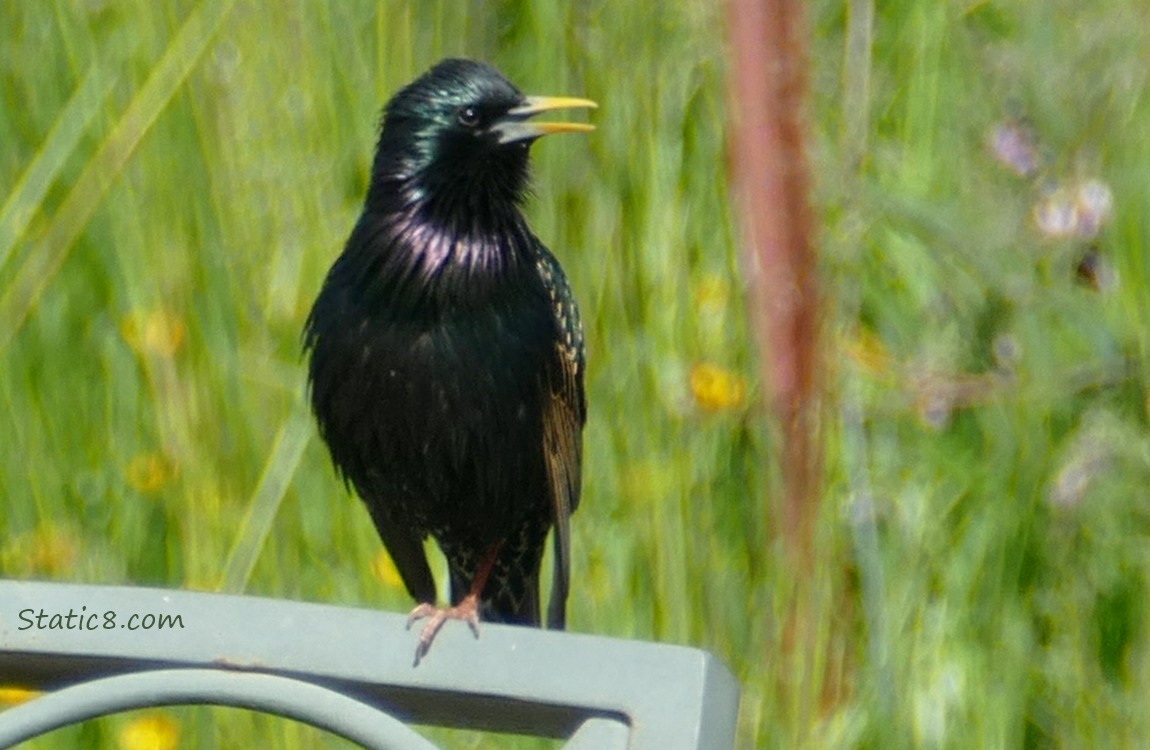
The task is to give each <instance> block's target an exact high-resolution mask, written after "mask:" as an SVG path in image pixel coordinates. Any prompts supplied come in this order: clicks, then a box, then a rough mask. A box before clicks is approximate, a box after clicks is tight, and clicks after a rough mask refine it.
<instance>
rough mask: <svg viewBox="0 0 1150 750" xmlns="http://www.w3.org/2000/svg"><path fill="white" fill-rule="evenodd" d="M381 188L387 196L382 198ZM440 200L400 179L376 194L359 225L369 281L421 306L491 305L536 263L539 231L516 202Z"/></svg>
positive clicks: (388, 296)
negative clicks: (533, 230) (504, 288)
mask: <svg viewBox="0 0 1150 750" xmlns="http://www.w3.org/2000/svg"><path fill="white" fill-rule="evenodd" d="M381 195H382V196H383V197H382V199H381ZM436 195H437V200H434V201H433V200H430V199H428V197H427V195H426V194H420V193H419V192H418V191H414V190H412V189H410V187H408V186H399V185H396V186H393V188H392V189H391V190H389V191H380V192H378V193H377V195H376V196H375V198H376V200H369V201H368V204H367V206H366V208H365V211H364V214H363V216H362V217H361V218H360V225H359V226H358V227H357V229H356V231H357V233H359V234H360V241H359V242H353V243H349V249H350V248H351V246H352V245H353V244H354V245H357V246H358V252H360V253H362V254H363V255H364V257H362V258H361V259H360V263H357V265H359V266H360V267H361V268H362V269H363V272H364V278H363V281H364V282H365V283H366V284H367V285H368V286H369V287H370V288H373V289H375V290H378V291H379V292H380V294H379V295H378V296H379V297H380V298H379V299H377V300H376V304H380V305H386V306H389V307H394V306H402V307H404V308H415V307H418V308H421V309H424V310H427V311H430V312H435V311H436V310H443V309H445V308H459V307H464V308H466V307H471V306H474V305H483V304H484V301H485V299H486V298H488V297H490V296H492V295H499V294H500V293H501V292H500V287H502V286H503V285H505V284H507V283H508V282H509V281H512V280H514V279H516V278H519V277H521V276H522V275H523V274H528V273H531V272H532V270H533V268H534V264H535V260H536V259H535V256H534V244H533V243H534V239H533V236H532V234H531V232H530V230H529V229H528V227H527V222H526V219H525V218H524V217H523V214H522V212H521V211H520V210H519V207H518V205H516V204H514V203H506V202H505V203H503V204H502V205H485V204H484V202H483V199H481V198H477V197H476V196H475V195H474V194H470V195H468V196H467V197H464V196H462V195H461V196H459V202H452V200H451V199H452V197H453V196H452V195H450V194H444V193H443V192H442V191H440V192H438V193H437V194H436Z"/></svg>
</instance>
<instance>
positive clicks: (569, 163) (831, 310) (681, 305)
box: [0, 0, 1150, 748]
mask: <svg viewBox="0 0 1150 750" xmlns="http://www.w3.org/2000/svg"><path fill="white" fill-rule="evenodd" d="M496 5H497V7H492V6H490V5H489V4H478V3H472V4H468V6H467V7H468V9H469V12H466V13H465V12H463V10H462V9H461V8H460V7H459V6H458V5H457V4H449V3H445V2H427V3H405V2H388V3H382V4H374V3H370V2H346V3H339V4H334V3H332V4H323V3H307V2H297V3H295V4H292V5H289V6H275V7H274V8H273V7H272V6H270V5H261V4H247V3H232V2H201V3H193V2H177V3H172V4H156V3H145V2H127V1H122V2H115V3H100V2H90V3H79V2H76V3H73V2H64V1H63V0H60V1H59V2H56V3H39V4H15V5H12V6H11V7H9V8H7V9H6V11H5V15H6V21H5V24H3V28H2V29H0V44H2V46H3V48H4V49H5V51H6V53H7V54H5V55H4V56H2V58H0V76H2V80H3V86H0V97H2V99H0V101H2V104H0V185H4V186H7V187H6V188H5V190H4V192H3V194H2V195H0V497H3V498H4V512H3V513H0V574H2V575H4V576H8V577H17V578H20V577H30V578H32V577H34V578H46V579H58V580H69V581H81V582H98V583H118V582H128V583H137V584H158V585H165V586H183V587H190V588H200V589H209V590H229V591H245V592H248V593H253V594H260V595H270V596H279V597H287V598H297V599H305V600H313V601H324V602H338V603H343V604H348V605H364V606H372V607H381V608H387V609H390V610H397V611H399V610H403V609H405V608H407V607H408V606H409V605H410V602H409V601H408V599H407V597H406V594H405V593H404V592H403V591H402V589H401V588H400V587H398V586H397V585H396V584H395V582H394V579H393V577H392V576H389V575H388V571H387V566H386V565H385V564H380V563H379V562H378V560H377V554H378V551H379V543H378V540H377V539H376V537H375V534H374V532H373V531H372V530H371V528H370V524H369V523H368V519H367V516H366V514H365V512H364V511H363V509H362V508H361V507H360V505H359V503H358V502H357V501H355V500H354V499H353V498H350V497H347V496H345V494H344V491H343V489H342V488H341V487H340V485H339V483H338V482H337V481H336V479H335V476H334V474H333V472H332V470H331V468H330V466H329V462H328V459H327V456H326V454H325V451H324V449H323V446H322V445H321V444H320V443H319V441H318V440H316V439H315V437H314V435H315V434H314V431H313V429H312V428H311V425H310V422H309V421H308V419H307V415H306V411H305V410H304V408H303V394H304V375H303V370H302V367H301V359H300V354H299V331H300V328H301V326H302V322H303V318H304V316H305V315H306V312H307V309H308V306H309V304H310V302H311V300H312V299H313V298H314V295H315V293H316V292H317V290H318V286H319V283H320V282H321V280H322V278H323V274H324V273H325V271H326V269H327V267H328V265H329V264H330V263H331V261H332V260H333V259H334V257H335V255H336V254H337V253H338V250H339V247H340V245H341V243H342V241H343V239H344V238H345V236H346V233H347V231H348V229H349V228H350V226H351V224H352V222H353V221H354V219H355V215H356V212H357V210H358V208H359V205H360V201H361V199H362V194H363V190H364V186H365V184H366V180H367V169H368V165H369V159H370V151H371V147H372V145H373V138H374V129H375V124H376V121H377V117H378V110H379V107H380V104H381V103H382V102H383V101H384V100H386V98H387V97H388V96H389V95H390V93H391V92H393V91H394V90H395V89H396V88H397V87H399V86H400V85H402V84H403V83H405V82H406V81H408V80H410V79H411V78H412V77H413V76H414V75H416V74H417V73H419V72H420V71H421V70H423V69H425V68H426V67H428V66H429V65H430V64H431V63H433V62H434V61H435V60H437V59H438V58H440V57H442V56H446V55H468V56H474V57H481V58H485V59H488V60H490V61H492V62H494V63H496V64H498V65H499V66H500V67H501V68H502V69H503V70H504V71H505V72H506V73H508V75H509V76H510V77H511V78H512V79H513V80H515V81H516V82H517V83H519V85H520V86H521V87H522V88H523V89H524V90H526V91H530V92H535V93H557V94H577V95H585V96H589V97H591V98H593V99H596V100H597V101H599V102H600V105H601V109H600V110H598V111H597V112H596V113H595V114H594V120H595V123H596V125H597V126H598V128H599V129H598V130H597V131H596V132H595V133H594V134H592V135H591V136H590V137H588V138H574V137H572V138H564V139H556V140H555V141H547V142H544V143H542V144H540V146H539V147H538V148H536V149H535V163H536V185H537V188H536V193H537V195H536V197H535V199H534V200H533V201H532V202H531V204H530V206H529V211H530V214H531V219H532V222H533V225H534V227H535V229H536V231H537V233H538V234H539V235H540V236H541V237H543V238H544V239H545V240H546V241H547V242H548V243H549V244H550V245H551V247H553V248H554V249H555V250H556V252H557V254H558V255H559V257H560V258H561V260H562V261H563V263H564V266H565V267H566V268H567V270H568V273H569V275H570V277H571V279H572V284H573V286H574V288H575V290H576V293H577V295H578V296H579V299H580V301H581V304H582V308H583V313H584V320H585V326H586V328H587V335H588V342H589V344H588V345H589V352H590V369H589V374H588V389H589V400H590V404H591V416H590V422H589V424H588V428H587V442H586V466H585V477H586V480H585V485H586V495H585V497H584V501H583V506H582V507H581V509H580V511H579V513H578V514H577V516H576V517H575V523H574V533H575V580H576V582H577V583H576V592H575V597H574V606H573V607H572V610H573V611H572V613H571V627H572V629H573V630H576V631H581V632H593V633H600V634H604V635H612V636H619V637H633V638H644V639H655V640H660V641H667V642H673V643H685V644H691V645H696V646H700V647H703V648H707V649H709V650H711V651H713V652H715V653H716V654H718V655H719V656H720V657H721V658H722V659H723V660H724V661H725V662H726V663H727V664H729V665H730V666H731V668H732V669H733V670H734V672H735V673H736V674H737V676H738V677H739V679H740V681H741V683H742V685H743V690H744V694H743V704H742V707H741V716H740V729H739V737H740V746H741V747H842V748H856V747H860V748H861V747H884V748H885V747H930V748H934V747H937V748H948V747H954V748H965V747H1027V748H1047V747H1051V748H1053V747H1079V746H1089V747H1095V746H1097V747H1133V746H1137V745H1138V744H1139V742H1140V739H1141V738H1142V737H1144V736H1146V734H1147V733H1148V730H1150V725H1148V723H1147V719H1146V718H1145V717H1146V716H1147V713H1146V711H1145V707H1146V703H1147V700H1148V699H1150V684H1148V680H1147V678H1146V677H1145V675H1147V674H1150V670H1148V669H1147V668H1146V667H1147V662H1148V660H1150V636H1148V633H1147V619H1148V618H1147V617H1146V615H1147V612H1146V604H1145V601H1146V592H1147V590H1148V589H1150V555H1148V554H1147V552H1146V551H1145V550H1146V549H1147V545H1146V538H1147V534H1148V533H1150V512H1148V511H1147V506H1146V497H1147V494H1146V489H1145V488H1146V487H1147V480H1148V479H1150V424H1148V422H1150V419H1148V414H1147V408H1148V404H1147V383H1148V382H1150V372H1148V368H1147V356H1146V353H1147V345H1148V343H1150V320H1148V316H1150V297H1148V294H1150V293H1148V292H1147V290H1148V289H1150V285H1148V284H1147V274H1148V273H1150V269H1148V268H1147V262H1146V258H1147V252H1146V245H1147V243H1146V237H1147V233H1148V231H1150V208H1148V204H1147V202H1146V200H1145V196H1146V195H1147V194H1148V188H1150V185H1148V184H1147V177H1146V174H1147V172H1146V169H1145V164H1147V163H1148V161H1150V136H1148V135H1147V131H1146V128H1145V126H1144V123H1145V122H1146V121H1147V118H1148V116H1150V107H1148V104H1150V102H1148V98H1147V86H1146V83H1147V81H1146V78H1147V72H1146V67H1145V64H1144V62H1145V60H1144V51H1145V49H1147V48H1150V39H1148V38H1147V36H1148V34H1150V32H1147V31H1146V30H1147V29H1150V23H1148V22H1150V18H1148V17H1147V16H1148V13H1147V11H1146V9H1145V8H1144V7H1143V4H1142V3H1139V2H1138V1H1137V0H1117V1H1116V2H1114V3H1110V4H1107V5H1105V6H1102V5H1095V6H1083V5H1081V4H1075V3H1071V2H1069V0H1053V1H1052V2H1048V3H1025V2H1001V3H990V2H971V3H942V4H940V3H936V2H928V0H897V2H893V3H885V4H881V5H878V6H872V5H869V4H868V3H866V2H865V1H864V0H859V2H857V3H854V4H852V5H847V6H844V5H841V4H832V3H828V2H822V1H821V0H817V1H816V2H814V3H812V4H810V5H809V6H808V11H809V15H808V20H809V24H810V27H811V30H812V41H811V48H810V52H811V54H810V60H811V76H810V78H811V82H812V92H811V102H810V125H811V128H810V137H811V142H810V158H811V162H812V166H813V171H814V174H815V176H816V182H817V185H818V188H817V194H816V196H815V201H816V206H817V216H818V217H819V219H820V221H819V224H820V227H821V236H820V245H821V249H822V257H823V279H824V289H825V295H826V300H827V310H826V315H825V317H826V323H827V325H826V331H827V337H828V341H829V345H828V353H827V361H826V367H827V372H828V378H827V382H828V392H827V397H826V404H825V409H824V418H825V421H824V430H823V439H824V450H825V452H826V456H827V461H826V490H825V494H824V498H823V505H822V510H821V514H820V524H819V530H818V538H819V544H818V547H817V549H818V561H817V569H816V574H815V580H814V581H813V583H812V589H811V590H812V591H813V592H814V596H813V597H812V599H811V602H812V603H811V605H810V606H811V610H810V613H809V614H810V617H809V618H807V619H802V620H795V619H793V618H791V617H790V616H789V613H790V612H791V611H792V603H793V602H794V600H795V597H796V596H797V595H798V592H797V590H796V584H795V581H794V580H793V576H792V575H791V572H790V571H789V570H787V566H786V559H787V558H786V556H785V554H783V551H782V550H781V548H780V540H779V539H778V538H777V534H776V532H775V528H776V524H775V515H774V506H773V503H772V496H771V493H770V490H771V488H772V487H775V486H776V484H777V480H778V476H777V471H776V470H775V468H774V467H773V464H772V460H771V458H770V457H771V456H773V455H777V441H776V437H775V435H776V433H775V431H774V430H773V428H772V426H771V425H770V424H769V422H768V420H767V419H766V418H765V416H764V413H763V410H762V408H761V404H760V401H759V393H760V388H759V385H758V383H757V381H756V375H755V373H756V372H757V366H756V364H755V356H754V353H753V352H752V351H750V348H749V337H748V333H747V330H746V326H745V323H744V317H745V316H744V309H743V301H742V300H743V289H742V287H741V282H740V274H739V260H738V252H737V245H736V240H735V232H734V229H733V221H732V217H731V215H730V211H729V208H728V195H727V187H726V185H727V159H728V158H729V155H728V153H727V144H726V141H725V123H726V120H727V117H728V114H727V112H728V107H727V101H726V98H725V91H724V80H725V66H726V60H725V57H724V54H725V53H724V48H723V23H724V22H725V19H724V18H723V16H722V14H721V8H718V7H712V5H713V4H710V3H701V2H688V3H658V2H653V1H651V0H649V1H648V2H642V3H605V2H589V3H579V4H559V3H555V4H529V3H515V2H506V3H499V4H496ZM868 12H869V13H871V14H873V24H871V23H868V22H867V19H868ZM852 21H853V23H852ZM1017 117H1025V118H1026V119H1027V121H1028V122H1029V123H1030V125H1031V126H1032V128H1033V132H1034V133H1035V134H1036V138H1037V140H1038V145H1039V148H1040V150H1041V153H1042V157H1043V164H1044V167H1043V169H1042V170H1041V171H1040V173H1039V174H1038V175H1037V176H1036V177H1033V178H1021V177H1018V176H1016V175H1014V174H1012V173H1011V172H1010V171H1009V170H1008V169H1006V168H1005V167H1004V166H1003V165H1002V164H1000V163H999V162H997V161H996V160H995V158H994V157H993V155H992V154H991V152H990V150H989V149H988V148H987V145H986V143H987V136H988V133H990V132H991V130H992V129H993V128H994V127H995V126H996V125H998V124H1001V123H1003V122H1005V121H1007V120H1009V119H1011V118H1017ZM1087 179H1098V180H1102V181H1103V182H1104V183H1105V184H1106V185H1108V186H1109V188H1110V190H1111V191H1112V193H1113V196H1114V214H1113V218H1112V219H1111V220H1110V221H1109V222H1108V223H1106V224H1105V225H1104V226H1103V227H1102V230H1101V231H1100V233H1099V234H1098V236H1097V238H1096V239H1095V240H1093V241H1090V242H1087V241H1085V240H1080V239H1074V238H1066V237H1063V238H1049V237H1045V236H1043V235H1042V233H1041V232H1039V231H1038V229H1037V228H1036V225H1035V221H1034V217H1033V209H1034V206H1035V204H1036V203H1037V202H1039V201H1041V200H1042V199H1043V196H1045V195H1047V194H1048V193H1050V192H1051V191H1052V190H1053V188H1055V187H1057V186H1059V185H1064V186H1067V189H1071V188H1072V187H1073V186H1074V185H1077V184H1079V183H1081V182H1082V181H1084V180H1087ZM1054 195H1058V193H1054ZM1088 245H1093V246H1094V247H1095V248H1096V250H1097V253H1098V256H1099V257H1100V258H1101V259H1102V262H1103V264H1104V266H1105V267H1106V268H1109V269H1110V270H1111V271H1113V273H1114V275H1115V276H1116V278H1117V282H1116V283H1103V284H1101V290H1099V289H1095V288H1094V287H1093V286H1091V285H1090V284H1088V283H1084V282H1083V281H1081V280H1079V277H1078V274H1076V266H1078V265H1079V264H1080V261H1081V259H1082V257H1083V254H1084V253H1085V252H1086V249H1087V246H1088ZM373 563H375V564H374V565H373ZM373 570H375V571H377V572H376V573H374V574H373ZM11 615H12V613H3V612H0V617H8V616H11ZM800 623H806V625H805V627H813V628H815V629H816V631H817V632H816V637H815V638H814V639H813V642H815V643H818V644H820V650H819V652H818V653H817V654H815V655H814V656H813V657H812V659H811V660H810V661H809V662H808V666H809V673H808V674H794V673H792V672H790V671H788V670H787V668H786V666H787V665H788V664H789V663H790V662H789V661H788V659H787V656H786V655H787V649H788V646H789V644H792V643H794V642H795V637H794V633H793V632H791V631H792V629H793V628H794V627H803V626H804V625H801V624H800ZM140 727H143V728H144V729H140ZM149 727H150V728H151V729H150V731H152V732H153V735H148V734H147V733H146V732H145V731H144V730H147V729H148V728H149ZM173 727H174V731H176V732H178V734H179V736H180V737H181V738H182V741H183V742H184V743H185V744H186V745H187V746H191V747H199V746H205V747H231V746H249V745H252V744H260V745H265V744H266V745H270V746H283V747H311V746H314V745H316V744H320V745H324V746H341V745H339V744H338V743H336V742H334V741H329V740H327V739H323V738H321V737H320V736H319V735H318V733H315V732H313V731H311V730H309V729H307V728H304V727H300V726H298V725H294V724H290V723H287V722H279V721H275V720H271V719H264V718H262V717H253V716H250V715H248V714H245V713H243V712H238V711H229V710H215V709H187V710H179V711H165V712H163V713H162V714H160V715H159V717H157V716H156V715H154V714H150V713H145V714H139V715H130V716H124V717H117V718H115V719H109V720H106V721H100V722H93V723H90V724H87V725H84V726H82V727H79V728H74V729H68V730H63V731H62V732H61V733H60V734H59V735H58V736H57V737H56V738H55V739H54V741H53V742H47V743H44V742H42V743H39V744H36V745H35V746H39V747H48V746H52V745H54V744H56V743H58V742H60V741H64V742H71V744H79V745H83V746H111V747H117V746H119V747H132V746H133V744H132V743H133V739H132V738H133V737H134V736H139V735H140V733H141V732H144V735H145V737H148V736H161V737H162V736H168V735H164V732H166V731H168V732H169V733H170V731H169V730H172V728H173ZM133 732H135V734H134V735H133ZM434 736H435V737H437V738H439V739H444V738H446V739H445V740H444V741H450V742H452V743H453V746H459V747H474V746H479V745H480V744H481V743H482V740H481V739H480V738H479V737H478V736H475V735H471V734H461V733H442V734H436V735H434ZM521 744H522V745H523V746H526V747H533V746H537V743H531V742H523V743H521ZM137 746H138V745H137Z"/></svg>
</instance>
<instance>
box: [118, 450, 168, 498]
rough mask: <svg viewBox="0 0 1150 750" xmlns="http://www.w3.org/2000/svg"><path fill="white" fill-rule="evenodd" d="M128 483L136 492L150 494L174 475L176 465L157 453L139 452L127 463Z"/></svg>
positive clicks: (161, 487) (159, 488)
mask: <svg viewBox="0 0 1150 750" xmlns="http://www.w3.org/2000/svg"><path fill="white" fill-rule="evenodd" d="M127 474H128V484H129V485H130V486H131V487H132V489H134V490H136V491H137V492H143V493H145V494H151V493H154V492H158V491H159V490H161V489H163V487H164V485H166V484H167V483H168V482H170V481H171V480H172V478H173V477H175V475H176V467H175V465H173V464H172V462H171V461H170V460H168V458H167V457H165V456H163V455H162V454H159V453H141V454H140V455H138V456H136V457H135V458H133V459H132V462H131V463H129V464H128V472H127Z"/></svg>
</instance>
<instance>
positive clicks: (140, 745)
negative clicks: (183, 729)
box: [118, 712, 180, 750]
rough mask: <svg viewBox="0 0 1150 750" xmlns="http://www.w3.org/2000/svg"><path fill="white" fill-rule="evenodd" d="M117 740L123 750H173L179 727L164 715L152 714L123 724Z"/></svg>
mask: <svg viewBox="0 0 1150 750" xmlns="http://www.w3.org/2000/svg"><path fill="white" fill-rule="evenodd" d="M118 739H119V745H120V747H121V748H122V749H123V750H175V748H176V747H179V744H180V725H179V724H177V723H176V720H175V719H173V718H172V717H171V716H169V715H168V714H166V713H160V712H152V713H148V714H145V715H143V716H140V717H138V718H135V719H132V720H131V721H129V722H128V723H127V724H125V725H124V726H123V728H122V729H120V733H119V736H118Z"/></svg>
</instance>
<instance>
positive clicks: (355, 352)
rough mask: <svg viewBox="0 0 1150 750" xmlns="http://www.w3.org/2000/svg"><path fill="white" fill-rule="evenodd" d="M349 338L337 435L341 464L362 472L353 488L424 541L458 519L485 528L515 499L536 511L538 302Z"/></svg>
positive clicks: (541, 305) (541, 335) (398, 324)
mask: <svg viewBox="0 0 1150 750" xmlns="http://www.w3.org/2000/svg"><path fill="white" fill-rule="evenodd" d="M351 333H352V335H350V336H348V337H347V338H346V339H345V342H346V344H345V345H346V346H347V348H348V351H347V352H345V355H346V356H345V357H340V358H339V359H342V360H343V361H351V362H353V363H354V364H353V366H352V367H350V368H349V370H348V371H347V372H345V373H344V375H343V377H342V381H343V385H342V391H343V393H342V394H341V396H340V397H339V399H338V400H339V401H340V404H341V405H340V407H339V409H338V411H339V412H341V417H340V419H339V421H340V422H341V423H342V426H341V427H337V429H338V430H340V431H343V432H345V434H346V441H345V445H346V446H347V448H348V449H349V450H351V451H353V452H354V453H355V454H357V455H355V456H354V457H351V463H352V464H355V465H358V466H360V467H363V468H364V469H366V470H367V472H368V476H364V477H361V478H360V479H361V480H365V481H367V482H368V483H369V484H376V483H378V484H379V486H380V488H381V489H383V490H384V492H383V493H382V494H386V495H389V496H392V497H395V498H397V499H400V503H399V504H400V505H401V506H402V507H403V510H404V512H406V513H409V514H410V515H411V521H412V523H413V524H414V525H415V526H416V527H420V528H423V529H426V530H429V531H434V530H435V529H436V528H438V527H439V526H440V525H442V524H443V523H444V521H443V520H442V519H446V518H451V519H458V518H459V514H460V509H461V508H466V509H467V510H468V512H474V513H475V514H476V516H477V518H486V517H490V516H491V515H492V514H495V515H503V514H504V513H506V512H510V509H509V508H508V505H507V504H508V503H512V502H515V503H519V501H517V500H515V498H517V497H519V496H520V495H522V494H527V495H530V496H531V497H532V502H535V500H534V498H538V499H539V501H542V499H543V482H544V481H545V468H544V463H543V456H542V441H543V433H542V430H543V427H542V411H543V404H544V399H545V398H546V397H547V391H548V385H547V379H546V368H547V364H548V360H549V358H550V357H553V356H554V351H555V348H554V347H555V339H554V337H555V326H554V321H553V318H552V313H551V311H550V307H549V306H548V304H547V301H546V299H545V298H544V297H542V296H541V295H540V296H524V297H520V298H517V299H513V300H511V301H510V302H505V303H504V304H502V305H500V306H498V307H495V306H493V307H492V308H491V309H485V310H478V311H472V312H469V313H466V314H458V315H452V316H446V317H443V318H441V319H438V320H424V321H419V320H416V321H411V320H391V321H387V322H381V321H379V320H371V319H365V320H363V321H360V322H359V323H358V325H357V326H355V327H354V329H353V331H352V332H351ZM357 481H359V480H357ZM402 498H407V499H406V500H402ZM519 504H520V505H522V503H519Z"/></svg>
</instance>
